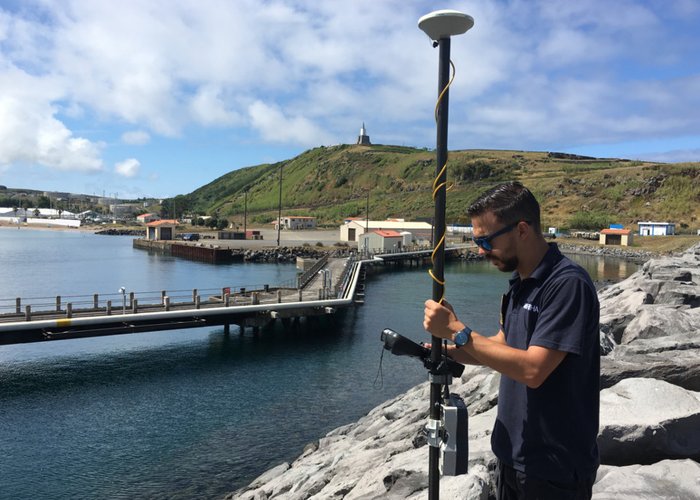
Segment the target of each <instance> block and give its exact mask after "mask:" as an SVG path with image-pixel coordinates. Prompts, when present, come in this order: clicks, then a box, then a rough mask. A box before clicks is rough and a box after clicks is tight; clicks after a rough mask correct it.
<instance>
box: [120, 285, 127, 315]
mask: <svg viewBox="0 0 700 500" xmlns="http://www.w3.org/2000/svg"><path fill="white" fill-rule="evenodd" d="M119 293H121V294H122V314H126V288H124V287H120V288H119Z"/></svg>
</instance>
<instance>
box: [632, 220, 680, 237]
mask: <svg viewBox="0 0 700 500" xmlns="http://www.w3.org/2000/svg"><path fill="white" fill-rule="evenodd" d="M637 226H639V236H671V235H673V234H676V225H675V224H674V223H672V222H637Z"/></svg>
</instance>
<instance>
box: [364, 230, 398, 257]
mask: <svg viewBox="0 0 700 500" xmlns="http://www.w3.org/2000/svg"><path fill="white" fill-rule="evenodd" d="M403 242H404V236H403V235H402V234H401V233H400V232H398V231H393V230H391V229H375V230H373V231H370V232H369V233H365V234H362V235H360V239H359V241H358V243H357V248H359V249H360V250H366V251H370V252H373V253H384V252H398V251H400V250H401V249H402V248H403Z"/></svg>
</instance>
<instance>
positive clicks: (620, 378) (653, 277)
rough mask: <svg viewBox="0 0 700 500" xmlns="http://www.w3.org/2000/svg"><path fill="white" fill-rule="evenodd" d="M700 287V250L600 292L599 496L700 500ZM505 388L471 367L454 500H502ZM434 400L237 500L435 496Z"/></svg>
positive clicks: (310, 451)
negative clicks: (499, 466)
mask: <svg viewBox="0 0 700 500" xmlns="http://www.w3.org/2000/svg"><path fill="white" fill-rule="evenodd" d="M564 250H566V248H564ZM623 258H624V257H623ZM699 287H700V245H696V246H694V247H693V248H691V249H689V250H687V251H686V252H684V253H683V254H680V255H675V256H665V257H659V258H654V259H651V260H649V261H648V262H646V264H644V265H643V266H642V268H641V269H640V270H639V271H637V272H636V273H634V274H633V275H632V276H630V277H629V278H628V279H626V280H624V281H622V282H620V283H617V284H614V285H611V286H609V287H607V288H606V289H604V290H602V291H599V297H600V301H601V332H600V339H601V352H602V353H603V357H602V359H601V389H602V390H601V409H600V422H601V424H600V433H599V437H598V442H599V446H600V451H601V461H602V464H603V465H601V467H600V469H599V471H598V477H597V479H596V484H595V485H594V488H593V498H594V499H599V500H603V499H611V498H615V499H616V500H637V499H639V498H649V499H651V498H654V499H657V498H668V499H670V498H678V499H681V498H682V499H686V498H688V499H690V498H700V463H698V462H699V461H700V432H698V429H700V392H698V391H700V335H699V333H700V332H699V331H698V330H699V329H700V289H699ZM498 379H499V375H498V374H496V373H494V372H493V371H492V370H490V369H487V368H483V367H468V368H467V369H466V370H465V373H464V375H463V376H462V377H461V378H460V379H458V380H455V381H454V382H453V385H451V386H450V390H451V391H452V392H454V393H456V394H459V395H460V396H462V397H463V398H464V400H465V402H466V403H467V405H468V408H469V415H470V417H469V473H468V474H466V475H463V476H457V477H443V478H442V479H441V481H440V492H441V496H442V497H443V498H450V499H453V498H454V499H480V500H487V499H489V498H493V497H494V492H495V482H494V468H495V457H494V456H493V453H492V452H491V447H490V434H491V429H492V427H493V423H494V419H495V415H496V405H497V402H498ZM428 394H429V386H428V383H427V382H426V383H423V384H420V385H418V386H416V387H414V388H413V389H411V390H409V391H408V392H406V393H405V394H402V395H400V396H398V397H396V398H394V399H392V400H390V401H387V402H385V403H384V404H382V405H380V406H378V407H376V408H374V409H373V410H371V411H370V412H369V413H368V414H367V415H366V416H365V417H363V418H361V419H360V420H358V421H357V422H355V423H352V424H349V425H345V426H343V427H339V428H337V429H335V430H333V431H331V432H329V433H328V434H327V435H326V436H324V437H322V438H321V439H320V440H318V441H317V442H314V443H311V444H309V445H308V446H307V447H306V448H305V449H304V451H303V453H302V454H301V456H299V457H298V458H297V459H296V460H295V461H294V462H292V463H283V464H280V465H278V466H277V467H275V468H273V469H271V470H269V471H267V472H265V473H264V474H263V475H261V476H260V477H258V478H257V479H256V480H254V481H253V482H252V483H251V484H249V485H248V486H246V487H244V488H242V489H240V490H238V491H236V492H235V493H231V494H229V495H228V496H227V497H226V498H227V499H244V500H253V499H255V500H263V499H272V498H278V499H290V500H291V499H295V500H296V499H310V498H312V499H355V498H363V499H379V498H382V499H387V498H395V499H419V498H420V499H423V498H426V497H427V484H428V478H427V457H428V451H427V444H426V440H425V437H424V434H423V427H424V425H425V422H426V420H427V417H428V411H427V404H426V402H427V401H428Z"/></svg>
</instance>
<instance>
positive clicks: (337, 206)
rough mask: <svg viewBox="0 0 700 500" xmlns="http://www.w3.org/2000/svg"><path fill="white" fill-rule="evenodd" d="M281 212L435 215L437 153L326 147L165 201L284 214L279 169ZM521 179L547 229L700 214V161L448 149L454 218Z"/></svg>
mask: <svg viewBox="0 0 700 500" xmlns="http://www.w3.org/2000/svg"><path fill="white" fill-rule="evenodd" d="M280 169H281V171H282V179H283V180H282V211H283V214H288V215H307V216H315V217H317V218H318V221H319V224H320V225H330V226H336V225H338V224H340V223H341V221H342V219H343V218H345V217H350V216H364V215H365V207H366V200H367V193H368V191H369V197H370V201H369V206H370V217H371V218H373V219H383V218H386V217H402V218H405V219H407V220H413V219H417V218H430V217H432V215H433V200H432V183H433V179H434V176H435V152H434V151H430V150H426V149H415V148H410V147H401V146H382V145H373V146H356V145H340V146H333V147H319V148H315V149H312V150H309V151H306V152H305V153H302V154H301V155H299V156H297V157H296V158H292V159H290V160H286V161H282V162H279V163H275V164H264V165H258V166H254V167H247V168H242V169H239V170H235V171H232V172H230V173H228V174H226V175H224V176H222V177H220V178H218V179H216V180H214V181H212V182H210V183H209V184H207V185H205V186H202V187H200V188H199V189H197V190H195V191H193V192H192V193H190V194H187V195H182V196H178V197H176V198H175V199H174V200H167V201H166V202H164V204H163V206H164V207H173V206H175V207H176V210H177V211H178V212H179V213H182V212H194V213H197V214H200V215H205V214H207V215H218V216H219V217H226V218H228V219H231V220H241V219H242V217H243V212H244V199H245V194H244V193H245V191H246V190H247V191H248V196H247V203H248V217H249V221H250V222H252V223H265V222H269V221H271V220H273V219H274V218H276V217H277V208H278V200H279V174H280ZM511 179H515V180H520V181H521V182H523V183H524V184H525V185H526V186H528V187H529V188H530V189H531V190H532V191H533V192H534V193H535V195H536V196H537V198H538V199H539V200H540V203H541V204H542V208H543V210H542V215H543V223H544V226H545V227H547V226H557V227H560V228H577V229H600V228H601V227H606V226H607V225H608V224H609V223H612V222H615V223H620V224H632V223H636V222H637V221H640V220H657V221H658V220H663V221H669V222H675V223H676V224H677V230H683V229H685V230H687V231H690V230H693V229H696V228H697V227H698V225H699V223H698V217H699V216H700V163H685V164H657V163H647V162H639V161H629V160H621V159H599V158H589V157H581V156H575V155H568V154H562V153H546V152H525V151H488V150H464V151H451V152H450V153H449V159H448V185H450V189H449V192H448V195H447V220H448V221H449V222H466V221H467V219H466V218H465V216H464V212H465V209H466V207H467V206H468V205H469V203H470V202H471V201H472V200H473V199H474V198H476V196H477V195H478V194H479V193H480V192H481V191H483V190H484V189H485V188H487V187H489V186H492V185H494V184H496V183H498V182H500V181H504V180H511Z"/></svg>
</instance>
